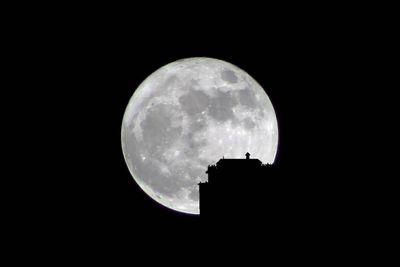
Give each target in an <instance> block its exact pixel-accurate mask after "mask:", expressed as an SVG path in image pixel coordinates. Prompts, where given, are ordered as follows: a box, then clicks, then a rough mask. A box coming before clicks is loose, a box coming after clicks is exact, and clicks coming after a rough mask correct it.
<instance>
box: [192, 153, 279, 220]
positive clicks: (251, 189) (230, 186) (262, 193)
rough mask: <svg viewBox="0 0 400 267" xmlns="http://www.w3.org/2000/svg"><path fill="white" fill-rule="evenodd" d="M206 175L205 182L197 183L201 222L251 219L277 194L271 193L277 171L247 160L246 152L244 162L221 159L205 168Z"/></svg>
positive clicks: (268, 165)
mask: <svg viewBox="0 0 400 267" xmlns="http://www.w3.org/2000/svg"><path fill="white" fill-rule="evenodd" d="M206 173H207V174H208V181H206V182H204V183H199V191H200V216H201V218H202V219H203V220H209V219H210V220H213V221H214V222H216V221H224V220H231V219H235V220H239V219H240V218H241V217H244V216H246V217H247V216H249V215H251V217H252V218H254V217H255V215H256V214H257V213H259V212H260V211H262V210H265V209H266V208H267V205H268V204H271V199H270V198H271V197H272V196H273V195H275V194H276V192H275V193H274V194H272V192H271V188H273V184H274V183H276V181H277V180H276V179H277V175H276V168H275V167H274V165H271V164H263V163H262V162H261V161H260V160H259V159H254V158H250V153H248V152H247V153H246V158H243V159H237V158H222V159H220V160H219V161H218V162H217V163H216V164H215V165H210V166H208V169H207V171H206ZM274 190H276V188H275V189H274ZM267 199H270V200H269V201H267ZM272 202H273V201H272Z"/></svg>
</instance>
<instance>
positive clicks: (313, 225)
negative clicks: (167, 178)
mask: <svg viewBox="0 0 400 267" xmlns="http://www.w3.org/2000/svg"><path fill="white" fill-rule="evenodd" d="M206 173H207V174H208V181H207V182H204V183H199V191H200V219H201V221H202V223H204V224H209V223H210V224H212V226H213V227H214V228H218V227H219V229H223V228H226V227H227V226H229V227H235V228H237V227H241V228H242V229H252V227H253V226H254V228H253V229H261V228H262V229H266V227H267V228H268V229H270V231H271V232H273V233H275V234H276V235H294V234H301V233H302V234H306V233H308V234H310V233H311V232H312V233H314V235H315V234H316V233H317V232H318V231H322V230H323V229H325V230H326V229H327V228H329V232H330V233H331V234H334V233H335V231H340V230H339V228H338V227H336V226H337V225H340V223H341V220H342V219H343V218H344V216H346V215H348V214H349V213H351V210H349V209H346V208H345V207H346V205H345V203H343V202H340V201H338V200H337V198H335V197H333V196H334V192H333V191H330V189H329V188H328V187H327V185H326V184H320V185H319V184H316V183H317V182H316V180H315V179H314V180H312V179H311V180H308V179H307V177H306V176H305V175H304V173H302V174H301V175H299V176H295V175H296V170H290V172H287V173H290V174H291V176H290V177H289V176H288V175H285V172H283V170H280V169H279V168H277V166H275V165H273V164H272V165H270V164H263V163H262V162H261V161H260V160H258V159H251V158H250V155H249V154H247V155H246V158H243V159H229V158H222V159H220V160H219V161H218V162H217V163H216V164H215V165H210V166H208V170H207V171H206ZM338 215H340V216H338ZM325 230H324V231H325Z"/></svg>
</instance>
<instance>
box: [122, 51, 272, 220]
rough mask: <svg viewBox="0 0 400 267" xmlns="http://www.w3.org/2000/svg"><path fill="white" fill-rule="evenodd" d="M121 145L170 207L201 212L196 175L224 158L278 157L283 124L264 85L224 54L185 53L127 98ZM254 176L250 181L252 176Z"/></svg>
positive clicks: (151, 191) (145, 186) (139, 178)
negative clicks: (223, 57)
mask: <svg viewBox="0 0 400 267" xmlns="http://www.w3.org/2000/svg"><path fill="white" fill-rule="evenodd" d="M121 141H122V151H123V154H124V158H125V161H126V164H127V166H128V169H129V171H130V173H131V175H132V176H133V178H134V180H135V181H136V182H137V184H138V185H139V186H140V188H142V190H143V191H144V192H145V193H147V194H148V195H149V196H150V197H151V198H152V199H154V200H155V201H157V202H158V203H160V204H162V205H164V206H165V207H168V208H170V209H173V210H176V211H180V212H184V213H190V214H199V191H198V183H199V182H204V181H205V180H207V174H206V173H205V171H206V170H207V166H208V165H211V164H215V163H216V162H217V161H218V160H219V159H220V158H222V157H225V158H244V155H245V153H246V152H250V154H251V157H252V158H258V159H260V160H261V161H262V162H263V163H264V164H265V163H273V162H274V160H275V156H276V153H277V148H278V124H277V119H276V115H275V111H274V108H273V106H272V103H271V101H270V99H269V97H268V96H267V94H266V93H265V91H264V89H263V88H262V87H261V86H260V85H259V84H258V83H257V82H256V81H255V80H254V79H253V78H252V77H251V76H250V75H249V74H247V73H246V72H245V71H243V70H242V69H240V68H238V67H236V66H234V65H232V64H230V63H228V62H225V61H222V60H218V59H213V58H203V57H199V58H187V59H182V60H178V61H175V62H172V63H170V64H167V65H165V66H163V67H161V68H160V69H158V70H157V71H155V72H154V73H152V74H151V75H150V76H148V77H147V78H146V79H145V80H144V81H143V82H142V83H141V84H140V86H139V87H138V88H137V89H136V90H135V92H134V94H133V96H132V97H131V99H130V100H129V103H128V105H127V107H126V110H125V114H124V117H123V121H122V129H121ZM249 183H251V181H249Z"/></svg>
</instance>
